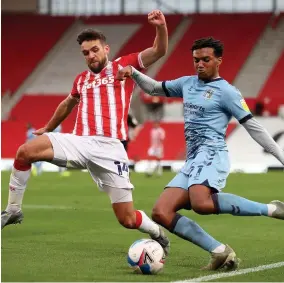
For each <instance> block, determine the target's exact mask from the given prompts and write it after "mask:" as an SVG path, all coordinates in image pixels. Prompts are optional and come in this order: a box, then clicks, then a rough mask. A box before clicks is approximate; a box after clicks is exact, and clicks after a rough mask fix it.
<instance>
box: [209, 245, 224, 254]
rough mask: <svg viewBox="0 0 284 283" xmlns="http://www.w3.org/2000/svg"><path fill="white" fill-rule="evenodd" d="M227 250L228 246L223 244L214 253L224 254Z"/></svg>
mask: <svg viewBox="0 0 284 283" xmlns="http://www.w3.org/2000/svg"><path fill="white" fill-rule="evenodd" d="M225 249H226V246H225V245H224V244H221V245H220V246H218V247H217V248H215V249H214V250H213V251H212V253H223V252H224V251H225Z"/></svg>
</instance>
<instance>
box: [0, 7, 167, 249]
mask: <svg viewBox="0 0 284 283" xmlns="http://www.w3.org/2000/svg"><path fill="white" fill-rule="evenodd" d="M148 22H149V23H150V24H151V25H153V26H154V27H155V29H156V37H155V40H154V43H153V46H151V47H149V48H147V49H145V50H143V51H141V52H137V53H132V54H128V55H125V56H122V57H120V58H117V59H116V60H114V61H109V60H108V54H109V52H110V47H109V45H108V44H107V41H106V37H105V36H104V34H102V33H101V32H98V31H95V30H92V29H87V30H84V31H83V32H81V33H80V34H79V35H78V38H77V41H78V43H79V45H80V48H81V53H82V55H83V56H84V58H85V60H86V63H87V66H88V69H87V70H86V71H84V72H82V73H80V74H78V76H77V77H76V78H75V80H74V83H73V87H72V90H71V92H70V94H69V95H68V97H66V99H65V100H64V101H62V102H61V103H60V104H59V106H58V107H57V109H56V111H55V113H54V115H53V117H52V118H51V119H50V121H48V123H47V124H46V125H45V126H44V127H43V128H41V129H39V130H37V131H35V134H36V135H38V137H36V138H35V139H33V140H32V141H29V142H27V143H25V144H24V145H22V146H20V147H19V149H18V151H17V154H16V158H15V161H14V166H13V169H12V173H11V177H10V183H9V188H10V189H9V199H8V206H7V208H6V209H5V211H3V212H2V214H1V227H2V229H3V228H4V227H5V226H6V225H9V224H16V223H19V222H21V221H22V219H23V213H22V209H21V204H22V200H23V196H24V191H25V189H26V186H27V181H28V179H29V177H30V171H31V164H32V163H33V162H37V161H47V162H51V163H54V164H56V165H58V166H63V167H70V168H79V169H87V170H88V171H89V172H90V174H91V177H92V178H93V180H94V181H95V182H96V183H97V185H98V186H99V188H100V190H102V191H104V192H106V193H107V194H108V195H109V198H110V200H111V203H112V207H113V211H114V213H115V215H116V217H117V220H118V221H119V223H120V224H121V225H123V226H124V227H126V228H129V229H139V230H140V231H142V232H145V233H148V234H149V235H150V236H151V237H152V238H153V239H155V240H157V241H158V242H159V243H160V244H161V245H162V246H163V248H164V249H165V252H167V251H168V248H169V240H168V239H167V237H166V236H165V234H164V232H163V230H162V229H160V227H159V226H158V225H157V224H156V223H154V222H153V221H152V220H151V219H150V218H149V217H148V216H147V215H146V214H145V213H144V212H143V211H140V210H136V209H134V206H133V200H132V189H133V185H132V184H131V182H130V180H129V171H128V157H127V154H126V151H125V150H124V147H123V145H122V143H121V140H125V139H126V138H127V115H128V110H129V104H130V100H131V95H132V92H133V89H134V82H133V81H132V80H131V79H127V80H125V81H122V82H120V81H117V80H114V78H115V76H116V74H117V72H118V70H119V69H122V68H123V67H124V66H127V65H133V66H135V68H137V69H138V70H142V69H143V68H147V67H149V66H150V65H152V64H153V63H155V62H156V61H157V60H158V59H160V58H161V57H162V56H164V55H165V54H166V52H167V48H168V33H167V26H166V20H165V17H164V15H163V13H162V12H161V11H159V10H154V11H152V12H151V13H149V14H148ZM71 60H72V58H71ZM77 104H78V113H77V119H76V123H75V127H74V131H73V134H64V133H52V131H53V130H54V129H55V128H56V127H57V126H58V125H59V124H61V123H62V121H63V120H64V119H65V118H66V117H67V116H68V115H69V114H70V112H71V111H72V110H73V109H74V107H75V106H76V105H77ZM78 185H79V184H78Z"/></svg>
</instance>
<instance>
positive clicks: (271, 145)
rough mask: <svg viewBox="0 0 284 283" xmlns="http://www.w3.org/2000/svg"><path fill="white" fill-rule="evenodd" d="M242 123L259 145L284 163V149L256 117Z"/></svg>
mask: <svg viewBox="0 0 284 283" xmlns="http://www.w3.org/2000/svg"><path fill="white" fill-rule="evenodd" d="M242 125H243V127H244V128H245V129H246V130H247V132H248V133H249V134H250V136H251V137H252V138H253V139H254V140H255V141H256V142H257V143H258V144H259V145H261V146H262V147H263V148H264V149H265V150H266V151H268V152H269V153H271V154H272V155H273V156H275V157H276V158H277V159H278V160H279V161H280V162H281V163H282V164H283V165H284V151H283V150H282V148H280V146H279V145H278V144H277V143H276V142H275V141H274V139H273V138H272V137H271V135H270V134H269V133H268V132H267V130H266V129H265V128H264V127H263V126H262V125H261V124H260V123H259V122H258V121H257V120H256V119H255V118H251V119H249V120H247V121H246V122H244V123H242Z"/></svg>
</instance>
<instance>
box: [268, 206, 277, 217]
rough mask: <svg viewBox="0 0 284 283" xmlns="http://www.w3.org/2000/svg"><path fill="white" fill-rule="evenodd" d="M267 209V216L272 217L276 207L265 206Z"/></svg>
mask: <svg viewBox="0 0 284 283" xmlns="http://www.w3.org/2000/svg"><path fill="white" fill-rule="evenodd" d="M267 209H268V212H267V214H268V216H270V217H271V216H272V213H273V212H274V211H275V210H276V205H275V204H267Z"/></svg>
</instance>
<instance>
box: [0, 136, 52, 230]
mask: <svg viewBox="0 0 284 283" xmlns="http://www.w3.org/2000/svg"><path fill="white" fill-rule="evenodd" d="M52 159H53V148H52V145H51V142H50V140H49V138H48V137H47V136H46V135H42V136H39V137H36V138H35V139H33V140H31V141H29V142H27V143H25V144H23V145H21V146H20V147H19V149H18V151H17V154H16V158H15V161H14V165H13V168H12V173H11V176H10V182H9V198H8V205H7V207H6V209H5V210H4V211H2V213H1V229H3V228H4V227H5V226H7V225H10V224H17V223H21V222H22V220H23V217H24V216H23V213H22V210H21V206H22V201H23V197H24V192H25V189H26V186H27V182H28V179H29V177H30V174H31V164H32V163H33V162H36V161H51V160H52Z"/></svg>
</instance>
